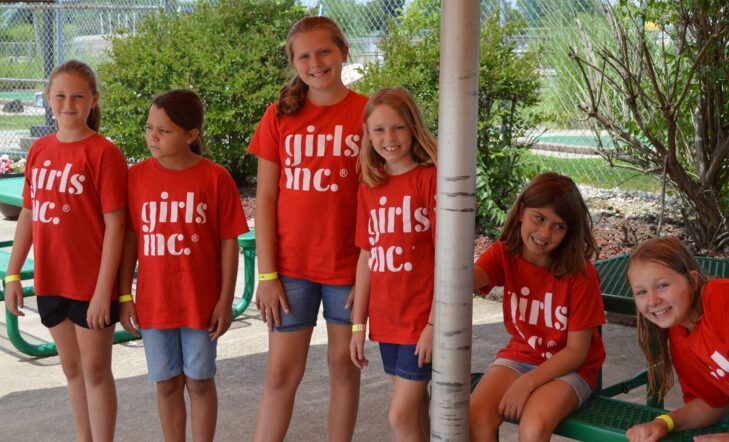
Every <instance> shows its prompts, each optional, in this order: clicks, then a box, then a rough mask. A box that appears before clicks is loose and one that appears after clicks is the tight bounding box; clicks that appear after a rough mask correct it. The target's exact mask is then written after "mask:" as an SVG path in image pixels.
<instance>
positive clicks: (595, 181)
mask: <svg viewBox="0 0 729 442" xmlns="http://www.w3.org/2000/svg"><path fill="white" fill-rule="evenodd" d="M523 158H524V161H525V162H526V163H527V164H528V165H530V166H532V167H535V168H536V169H537V170H538V171H539V172H545V171H549V170H551V171H554V172H557V173H560V174H562V175H567V176H569V177H571V178H572V179H573V180H574V181H575V182H576V183H578V184H587V185H590V186H593V187H600V188H615V187H619V188H620V189H623V190H626V191H628V190H642V191H646V192H656V191H658V190H660V188H661V183H660V180H658V179H657V178H656V177H654V176H649V175H644V174H642V173H640V172H636V171H633V170H626V169H621V168H618V167H610V166H609V165H608V163H607V162H606V161H605V160H603V159H601V158H560V157H556V156H548V155H537V154H534V153H531V152H526V153H525V155H524V157H523ZM618 164H620V163H618ZM623 164H627V163H623Z"/></svg>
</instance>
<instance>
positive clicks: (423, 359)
mask: <svg viewBox="0 0 729 442" xmlns="http://www.w3.org/2000/svg"><path fill="white" fill-rule="evenodd" d="M433 302H435V299H434V300H433ZM434 311H435V309H434V308H433V304H430V314H429V315H428V323H427V324H425V327H424V328H423V331H422V332H420V337H419V338H418V343H417V345H415V354H416V355H418V367H421V368H422V367H423V364H430V362H431V361H432V359H433V314H434Z"/></svg>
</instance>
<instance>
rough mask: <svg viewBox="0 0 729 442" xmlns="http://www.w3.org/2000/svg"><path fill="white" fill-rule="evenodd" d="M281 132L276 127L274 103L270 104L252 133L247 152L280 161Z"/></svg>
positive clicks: (276, 161) (265, 158)
mask: <svg viewBox="0 0 729 442" xmlns="http://www.w3.org/2000/svg"><path fill="white" fill-rule="evenodd" d="M280 142H281V134H280V133H279V129H278V118H277V117H276V105H275V104H272V105H270V106H269V107H268V109H266V113H264V114H263V118H261V122H260V123H258V128H256V132H255V133H254V134H253V138H252V139H251V144H250V145H249V146H248V152H250V153H252V154H253V155H255V156H257V157H259V158H263V159H264V160H268V161H272V162H274V163H277V164H279V163H281V156H280V153H279V146H280Z"/></svg>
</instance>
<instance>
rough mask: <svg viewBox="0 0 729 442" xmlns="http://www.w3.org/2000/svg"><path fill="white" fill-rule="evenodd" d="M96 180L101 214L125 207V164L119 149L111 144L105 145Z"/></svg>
mask: <svg viewBox="0 0 729 442" xmlns="http://www.w3.org/2000/svg"><path fill="white" fill-rule="evenodd" d="M98 180H99V182H98V183H97V185H98V187H97V188H98V189H99V198H100V199H101V212H102V213H109V212H113V211H115V210H119V209H123V208H124V207H126V206H127V163H126V160H124V155H122V153H121V151H120V150H119V148H117V147H116V146H114V145H113V144H109V145H107V146H106V148H105V149H104V153H103V154H102V156H101V164H100V173H99V175H98Z"/></svg>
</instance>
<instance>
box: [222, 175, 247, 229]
mask: <svg viewBox="0 0 729 442" xmlns="http://www.w3.org/2000/svg"><path fill="white" fill-rule="evenodd" d="M221 169H222V168H221ZM218 179H219V189H218V190H219V192H218V207H219V216H218V220H219V222H220V225H221V229H220V239H232V238H236V237H237V236H238V235H240V234H242V233H246V232H248V223H246V217H245V214H244V213H243V206H242V205H241V203H240V194H239V193H238V187H236V185H235V181H233V177H231V176H230V173H228V171H227V170H222V171H221V173H220V177H219V178H218Z"/></svg>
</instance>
